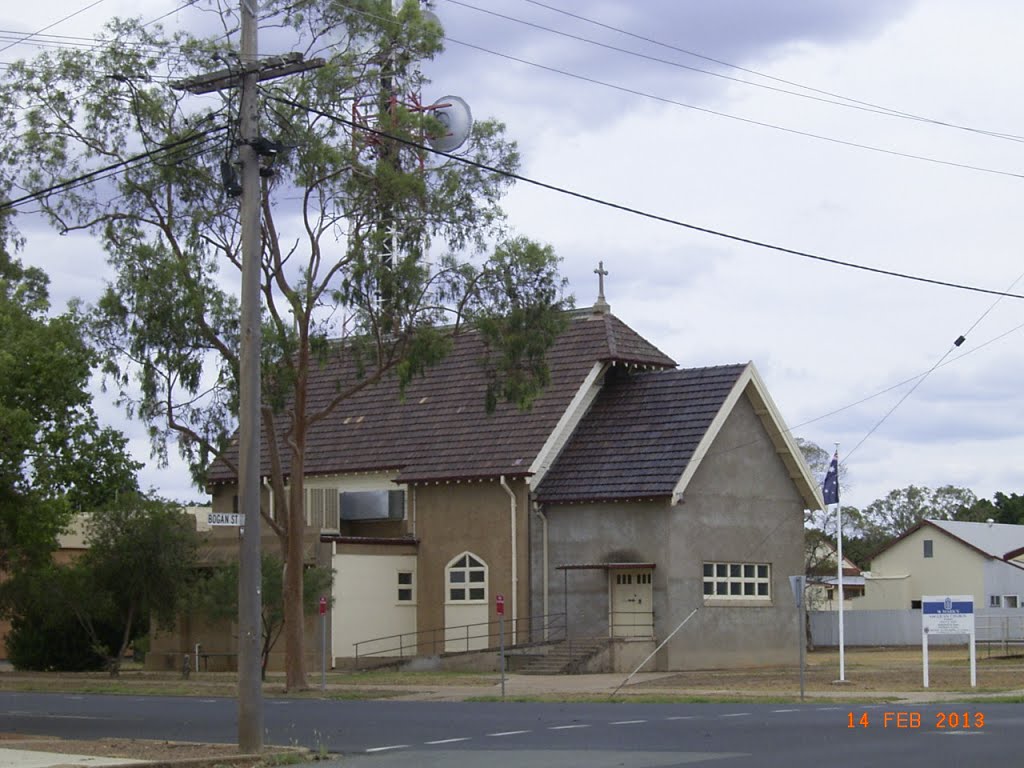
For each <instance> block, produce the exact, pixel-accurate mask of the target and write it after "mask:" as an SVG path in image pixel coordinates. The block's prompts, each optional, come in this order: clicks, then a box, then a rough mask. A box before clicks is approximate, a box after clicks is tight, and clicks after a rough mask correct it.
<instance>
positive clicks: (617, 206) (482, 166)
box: [267, 94, 1024, 299]
mask: <svg viewBox="0 0 1024 768" xmlns="http://www.w3.org/2000/svg"><path fill="white" fill-rule="evenodd" d="M267 98H269V99H272V100H274V101H278V102H280V103H282V104H287V105H289V106H292V107H296V108H298V109H303V110H306V111H308V112H312V113H313V114H316V115H319V116H320V117H324V118H327V119H328V120H333V121H335V122H338V123H340V124H342V125H347V126H349V127H350V128H354V129H356V130H360V131H363V132H364V133H368V134H372V135H374V136H378V137H380V138H384V139H388V140H389V141H396V142H398V143H400V144H404V145H405V146H408V147H412V148H413V149H418V150H421V151H425V152H430V153H432V154H434V155H438V156H440V157H446V158H448V159H449V160H455V161H456V162H459V163H463V164H464V165H469V166H472V167H474V168H478V169H479V170H482V171H487V172H488V173H494V174H498V175H500V176H504V177H506V178H510V179H515V180H516V181H521V182H523V183H524V184H530V185H532V186H535V187H540V188H541V189H547V190H550V191H552V192H557V193H559V194H562V195H567V196H569V197H575V198H578V199H580V200H586V201H587V202H590V203H595V204H597V205H601V206H604V207H605V208H612V209H614V210H617V211H623V212H625V213H630V214H633V215H635V216H641V217H643V218H645V219H651V220H652V221H660V222H662V223H664V224H671V225H672V226H676V227H681V228H683V229H689V230H691V231H694V232H701V233H703V234H706V235H712V236H714V237H720V238H723V239H725V240H731V241H733V242H737V243H744V244H746V245H752V246H755V247H757V248H765V249H767V250H771V251H777V252H779V253H786V254H789V255H791V256H799V257H801V258H804V259H811V260H813V261H820V262H823V263H826V264H832V265H835V266H840V267H847V268H849V269H857V270H860V271H862V272H871V273H874V274H878V275H885V276H887V277H895V278H900V279H903V280H911V281H914V282H918V283H926V284H929V285H939V286H943V287H946V288H955V289H957V290H962V291H971V292H974V293H983V294H987V295H990V296H1002V297H1006V298H1012V299H1024V294H1019V293H1010V292H1007V291H996V290H993V289H990V288H981V287H978V286H973V285H967V284H964V283H953V282H950V281H946V280H938V279H935V278H930V277H922V276H920V275H912V274H909V273H905V272H896V271H894V270H890V269H881V268H879V267H870V266H867V265H865V264H857V263H855V262H851V261H844V260H842V259H834V258H831V257H828V256H821V255H819V254H815V253H810V252H808V251H800V250H797V249H795V248H787V247H785V246H781V245H775V244H773V243H768V242H765V241H762V240H755V239H753V238H749V237H743V236H741V235H735V234H732V233H729V232H724V231H722V230H717V229H711V228H709V227H702V226H699V225H697V224H690V223H688V222H685V221H681V220H679V219H673V218H671V217H668V216H661V215H659V214H655V213H650V212H648V211H645V210H642V209H640V208H633V207H631V206H628V205H623V204H622V203H615V202H612V201H610V200H605V199H603V198H600V197H595V196H594V195H588V194H585V193H583V192H577V191H575V190H572V189H568V188H566V187H560V186H557V185H555V184H550V183H548V182H544V181H540V180H538V179H534V178H530V177H529V176H523V175H522V174H518V173H514V172H512V171H507V170H503V169H501V168H495V167H493V166H490V165H487V164H486V163H481V162H478V161H476V160H470V159H469V158H468V157H461V156H459V155H455V154H452V153H451V152H442V151H440V150H437V149H434V148H433V147H430V146H428V145H425V144H421V143H420V142H417V141H413V140H412V139H408V138H405V137H402V136H395V135H393V134H390V133H387V132H385V131H381V130H378V129H376V128H370V127H368V126H364V125H359V124H358V123H356V122H354V121H353V120H349V119H348V118H345V117H341V116H339V115H334V114H331V113H329V112H324V111H323V110H319V109H316V108H315V107H312V106H309V105H308V104H302V103H300V102H298V101H295V100H294V99H287V98H283V97H281V96H276V95H273V94H268V95H267Z"/></svg>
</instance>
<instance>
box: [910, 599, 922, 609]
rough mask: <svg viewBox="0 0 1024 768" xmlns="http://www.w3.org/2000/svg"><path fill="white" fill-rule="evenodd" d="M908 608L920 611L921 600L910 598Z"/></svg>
mask: <svg viewBox="0 0 1024 768" xmlns="http://www.w3.org/2000/svg"><path fill="white" fill-rule="evenodd" d="M910 610H912V611H920V610H921V601H920V600H911V601H910Z"/></svg>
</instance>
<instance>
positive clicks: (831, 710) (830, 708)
mask: <svg viewBox="0 0 1024 768" xmlns="http://www.w3.org/2000/svg"><path fill="white" fill-rule="evenodd" d="M815 709H817V710H818V711H819V712H837V711H839V710H840V709H842V707H815Z"/></svg>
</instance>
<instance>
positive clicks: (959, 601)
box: [921, 595, 974, 635]
mask: <svg viewBox="0 0 1024 768" xmlns="http://www.w3.org/2000/svg"><path fill="white" fill-rule="evenodd" d="M921 626H922V629H924V631H925V632H926V633H927V634H932V635H970V634H973V633H974V597H973V596H971V595H937V596H936V595H928V596H923V597H922V598H921Z"/></svg>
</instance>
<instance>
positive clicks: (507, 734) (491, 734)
mask: <svg viewBox="0 0 1024 768" xmlns="http://www.w3.org/2000/svg"><path fill="white" fill-rule="evenodd" d="M521 733H529V731H502V732H501V733H488V734H487V735H488V736H518V735H519V734H521Z"/></svg>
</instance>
